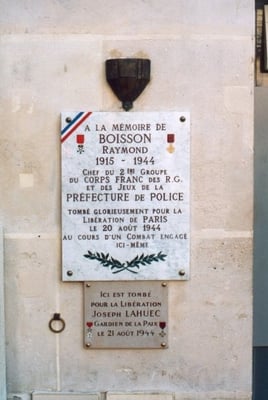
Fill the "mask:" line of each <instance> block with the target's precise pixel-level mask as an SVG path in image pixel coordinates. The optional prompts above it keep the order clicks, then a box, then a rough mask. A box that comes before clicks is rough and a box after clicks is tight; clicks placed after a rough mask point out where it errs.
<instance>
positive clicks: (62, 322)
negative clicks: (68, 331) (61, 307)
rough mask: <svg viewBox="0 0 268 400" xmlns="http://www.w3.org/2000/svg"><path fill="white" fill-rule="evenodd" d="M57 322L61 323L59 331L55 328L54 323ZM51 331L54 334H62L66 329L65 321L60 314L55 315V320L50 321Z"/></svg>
mask: <svg viewBox="0 0 268 400" xmlns="http://www.w3.org/2000/svg"><path fill="white" fill-rule="evenodd" d="M55 321H60V327H59V328H58V329H56V328H55V327H53V323H54V322H55ZM48 326H49V329H50V330H51V331H52V332H54V333H61V332H62V331H63V330H64V329H65V321H64V319H63V318H61V316H60V314H58V313H56V314H54V316H53V318H51V320H50V321H49V324H48Z"/></svg>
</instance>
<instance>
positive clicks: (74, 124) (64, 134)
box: [61, 111, 92, 143]
mask: <svg viewBox="0 0 268 400" xmlns="http://www.w3.org/2000/svg"><path fill="white" fill-rule="evenodd" d="M91 114H92V112H91V111H87V112H80V113H78V114H76V116H75V117H74V118H73V119H72V121H71V122H70V123H69V124H68V125H66V126H65V128H63V129H62V131H61V143H63V142H64V141H65V140H66V139H68V137H69V136H70V135H71V134H72V133H73V132H75V131H76V129H77V128H78V127H79V126H80V125H81V124H82V123H83V122H84V121H85V120H86V119H87V118H88V117H89V116H90V115H91Z"/></svg>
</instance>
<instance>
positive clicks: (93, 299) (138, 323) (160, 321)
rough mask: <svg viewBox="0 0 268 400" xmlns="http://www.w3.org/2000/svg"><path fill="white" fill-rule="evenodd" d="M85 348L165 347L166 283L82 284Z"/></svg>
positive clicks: (166, 339) (166, 318)
mask: <svg viewBox="0 0 268 400" xmlns="http://www.w3.org/2000/svg"><path fill="white" fill-rule="evenodd" d="M84 301H85V312H84V344H85V347H86V348H88V349H102V348H111V349H113V348H114V349H116V348H129V349H130V348H135V349H137V348H159V349H165V348H167V347H168V284H167V283H166V282H151V281H144V282H85V285H84Z"/></svg>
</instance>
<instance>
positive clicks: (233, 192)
mask: <svg viewBox="0 0 268 400" xmlns="http://www.w3.org/2000/svg"><path fill="white" fill-rule="evenodd" d="M0 3H1V10H2V11H1V15H0V33H1V45H0V60H1V63H0V71H1V80H0V103H1V107H0V113H1V141H0V151H1V157H0V168H1V191H0V204H1V209H0V211H1V219H2V222H3V225H4V228H5V269H6V282H5V284H6V287H5V290H6V315H7V320H6V328H7V367H8V369H7V387H8V392H9V393H10V396H11V394H12V393H17V394H21V396H22V397H23V396H24V397H23V398H26V397H27V396H29V395H30V393H31V391H34V390H37V391H62V392H63V391H65V392H70V391H74V392H76V391H82V392H107V391H108V392H113V391H115V392H121V393H122V392H123V393H124V392H126V391H127V392H134V391H138V392H139V393H140V394H141V395H140V398H141V397H142V392H143V391H145V392H172V393H174V395H175V398H176V399H194V400H195V399H212V398H213V399H215V398H216V399H217V400H222V399H240V400H241V399H243V400H245V399H250V396H251V394H250V392H251V363H252V360H251V325H252V323H251V320H252V313H251V303H252V289H251V285H252V282H251V269H252V260H251V254H252V249H251V245H252V153H253V145H252V143H253V115H252V108H253V98H252V86H253V54H254V51H253V48H254V46H253V34H254V26H253V25H254V23H253V21H254V4H253V1H252V0H204V1H202V2H201V1H192V0H169V1H168V2H167V1H166V0H133V1H126V0H125V1H123V0H99V1H92V0H88V1H85V0H84V1H82V0H76V1H75V0H61V1H60V0H37V1H36V0H20V1H19V0H1V2H0ZM118 56H122V57H131V56H134V57H136V56H137V57H148V58H150V59H151V62H152V74H151V75H152V76H151V82H150V84H149V85H148V86H147V88H146V90H145V91H144V92H143V94H142V95H141V96H140V98H139V99H138V100H137V101H136V102H135V103H134V111H158V110H159V111H160V110H161V111H170V110H189V111H190V112H191V120H192V126H191V176H192V180H191V198H192V200H191V207H192V212H191V217H192V221H191V229H192V243H191V280H190V281H188V282H183V283H182V282H173V283H170V285H169V286H170V289H169V290H170V310H171V313H170V321H169V325H170V327H169V332H170V339H169V349H167V350H164V351H161V350H160V351H156V350H95V351H94V350H93V351H86V350H84V349H83V346H82V340H83V338H82V319H83V312H82V311H83V310H82V301H83V298H82V295H83V292H82V284H80V283H62V282H61V278H60V271H61V252H60V142H59V129H60V112H61V111H63V110H70V109H73V110H77V109H91V110H94V111H119V110H120V107H121V105H120V103H119V101H118V100H117V99H116V98H115V97H114V95H113V94H112V93H111V90H110V88H109V86H108V85H107V84H106V82H105V78H104V62H105V60H106V59H107V58H112V57H118ZM54 312H60V313H61V315H62V317H63V318H64V319H65V321H66V329H65V331H64V332H62V333H61V334H60V335H54V334H53V333H51V332H50V331H49V329H48V321H49V320H50V318H51V317H52V315H53V314H54ZM25 396H26V397H25ZM112 396H114V395H112V394H111V397H112ZM119 397H120V395H119V394H118V396H117V398H119ZM121 397H122V396H121ZM121 397H120V399H121Z"/></svg>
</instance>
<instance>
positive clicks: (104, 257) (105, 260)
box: [84, 250, 167, 274]
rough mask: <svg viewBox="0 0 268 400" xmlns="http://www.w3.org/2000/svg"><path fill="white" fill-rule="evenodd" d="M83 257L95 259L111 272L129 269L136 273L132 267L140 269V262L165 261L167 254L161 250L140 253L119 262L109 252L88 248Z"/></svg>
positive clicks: (143, 263)
mask: <svg viewBox="0 0 268 400" xmlns="http://www.w3.org/2000/svg"><path fill="white" fill-rule="evenodd" d="M84 257H86V258H88V259H89V260H97V261H99V263H100V264H101V265H102V266H103V267H108V268H111V271H112V273H113V274H118V273H119V272H122V271H129V272H132V273H133V274H137V273H138V271H135V270H134V269H140V264H141V265H148V264H152V262H159V261H165V258H166V257H167V255H166V254H163V253H162V252H161V251H160V252H159V253H158V254H149V255H144V254H142V255H141V256H136V257H135V258H133V260H131V261H126V262H124V263H121V262H120V261H118V260H116V259H115V258H113V257H111V256H110V254H109V253H108V254H104V253H98V252H96V253H95V254H94V253H92V252H91V251H89V250H88V253H87V254H84Z"/></svg>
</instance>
